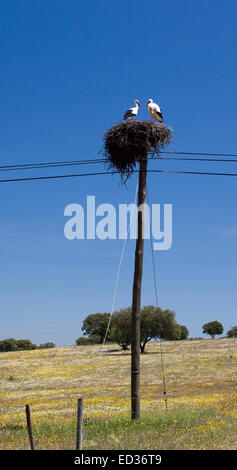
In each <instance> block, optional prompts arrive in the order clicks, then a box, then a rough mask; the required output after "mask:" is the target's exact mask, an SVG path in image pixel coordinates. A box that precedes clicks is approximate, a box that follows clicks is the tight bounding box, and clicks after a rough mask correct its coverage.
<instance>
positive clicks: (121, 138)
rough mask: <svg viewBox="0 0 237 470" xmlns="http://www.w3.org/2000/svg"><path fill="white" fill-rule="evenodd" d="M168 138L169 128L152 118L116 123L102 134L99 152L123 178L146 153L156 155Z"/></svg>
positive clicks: (170, 134) (124, 178) (169, 135)
mask: <svg viewBox="0 0 237 470" xmlns="http://www.w3.org/2000/svg"><path fill="white" fill-rule="evenodd" d="M171 140H172V131H171V129H169V128H168V127H167V126H164V125H163V124H157V123H156V122H154V121H126V122H119V123H118V124H116V125H115V126H113V127H111V128H110V129H109V130H108V131H107V132H105V134H104V147H103V155H104V157H105V158H106V160H107V163H108V165H109V168H110V169H113V170H116V171H118V172H119V173H120V174H121V177H122V179H123V180H127V179H128V178H129V176H131V174H132V173H133V171H134V169H135V166H136V163H137V162H138V161H139V160H141V159H142V158H147V156H148V154H150V155H152V156H154V155H157V156H159V152H160V150H161V149H162V148H163V147H164V146H165V145H166V144H168V143H170V142H171Z"/></svg>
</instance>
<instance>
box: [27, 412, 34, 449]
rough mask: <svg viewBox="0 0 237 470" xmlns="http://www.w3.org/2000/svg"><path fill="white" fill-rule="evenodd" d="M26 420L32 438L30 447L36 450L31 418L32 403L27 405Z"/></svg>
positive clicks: (30, 438)
mask: <svg viewBox="0 0 237 470" xmlns="http://www.w3.org/2000/svg"><path fill="white" fill-rule="evenodd" d="M26 420H27V429H28V434H29V440H30V448H31V450H35V447H34V440H33V432H32V426H31V419H30V405H26Z"/></svg>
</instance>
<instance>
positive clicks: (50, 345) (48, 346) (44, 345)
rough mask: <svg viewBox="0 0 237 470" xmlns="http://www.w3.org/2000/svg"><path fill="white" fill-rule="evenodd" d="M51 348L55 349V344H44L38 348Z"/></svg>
mask: <svg viewBox="0 0 237 470" xmlns="http://www.w3.org/2000/svg"><path fill="white" fill-rule="evenodd" d="M50 348H55V344H54V343H42V344H40V345H39V346H38V349H50Z"/></svg>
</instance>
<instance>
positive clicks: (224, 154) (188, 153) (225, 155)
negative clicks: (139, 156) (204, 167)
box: [160, 151, 237, 157]
mask: <svg viewBox="0 0 237 470" xmlns="http://www.w3.org/2000/svg"><path fill="white" fill-rule="evenodd" d="M160 153H165V154H168V155H173V154H174V155H197V156H198V155H199V156H200V155H203V156H206V157H237V154H236V153H206V152H176V151H173V152H172V151H170V152H169V151H161V152H160Z"/></svg>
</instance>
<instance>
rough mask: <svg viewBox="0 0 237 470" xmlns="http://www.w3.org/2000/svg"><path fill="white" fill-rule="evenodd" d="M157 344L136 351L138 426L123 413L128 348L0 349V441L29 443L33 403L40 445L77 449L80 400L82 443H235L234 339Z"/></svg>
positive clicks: (145, 446) (11, 445) (126, 409)
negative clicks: (138, 363)
mask: <svg viewBox="0 0 237 470" xmlns="http://www.w3.org/2000/svg"><path fill="white" fill-rule="evenodd" d="M162 348H163V356H164V369H165V378H166V387H167V395H168V409H167V410H166V408H165V402H164V399H163V382H162V371H161V357H160V345H159V343H150V344H148V345H147V353H146V354H144V355H142V356H141V409H142V418H141V422H140V423H136V422H131V420H130V351H125V352H124V351H121V350H120V349H119V347H118V346H116V345H106V346H105V349H104V352H103V354H102V355H101V354H100V349H99V347H98V346H89V347H78V346H70V347H64V348H54V349H49V350H33V351H22V352H9V353H1V354H0V429H1V438H0V448H1V449H28V448H29V441H28V435H27V430H26V418H25V404H26V403H28V404H30V407H31V418H32V423H33V433H34V438H35V444H36V448H37V449H75V434H76V407H77V398H78V397H79V396H83V398H84V414H85V415H87V414H89V416H90V420H89V424H88V425H87V427H86V431H85V436H84V442H83V448H84V449H97V450H98V449H121V450H130V449H136V450H138V449H142V450H149V449H153V450H159V449H236V448H237V373H236V372H237V339H228V338H219V339H214V340H208V339H205V340H187V341H172V342H164V343H162Z"/></svg>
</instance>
